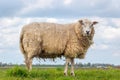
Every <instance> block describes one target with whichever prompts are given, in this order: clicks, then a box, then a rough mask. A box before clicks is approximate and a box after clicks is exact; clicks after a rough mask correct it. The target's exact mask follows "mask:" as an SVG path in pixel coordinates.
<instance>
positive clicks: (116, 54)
mask: <svg viewBox="0 0 120 80" xmlns="http://www.w3.org/2000/svg"><path fill="white" fill-rule="evenodd" d="M112 55H113V56H114V57H120V51H115V52H113V54H112Z"/></svg>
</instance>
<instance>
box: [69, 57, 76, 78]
mask: <svg viewBox="0 0 120 80" xmlns="http://www.w3.org/2000/svg"><path fill="white" fill-rule="evenodd" d="M70 60H71V75H72V76H75V73H74V58H71V59H70Z"/></svg>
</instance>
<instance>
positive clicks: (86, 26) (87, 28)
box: [79, 19, 98, 36]
mask: <svg viewBox="0 0 120 80" xmlns="http://www.w3.org/2000/svg"><path fill="white" fill-rule="evenodd" d="M79 22H80V24H81V25H82V34H83V36H90V34H91V32H92V28H93V27H94V25H95V24H97V23H98V22H96V21H93V22H91V21H89V20H87V19H84V20H79Z"/></svg>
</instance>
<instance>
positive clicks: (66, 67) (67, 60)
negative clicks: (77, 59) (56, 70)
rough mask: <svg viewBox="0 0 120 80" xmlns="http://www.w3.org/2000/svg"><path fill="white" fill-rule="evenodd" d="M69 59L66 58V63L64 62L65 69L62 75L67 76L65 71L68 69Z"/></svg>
mask: <svg viewBox="0 0 120 80" xmlns="http://www.w3.org/2000/svg"><path fill="white" fill-rule="evenodd" d="M69 61H70V59H69V58H66V63H65V70H64V75H65V76H67V75H68V74H67V71H68V64H69Z"/></svg>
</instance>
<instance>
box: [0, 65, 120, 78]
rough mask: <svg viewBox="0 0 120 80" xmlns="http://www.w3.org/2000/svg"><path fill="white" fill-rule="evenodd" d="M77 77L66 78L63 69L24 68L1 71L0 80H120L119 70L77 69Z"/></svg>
mask: <svg viewBox="0 0 120 80" xmlns="http://www.w3.org/2000/svg"><path fill="white" fill-rule="evenodd" d="M75 74H76V76H75V77H73V76H70V72H69V76H64V75H63V68H34V69H33V70H32V71H30V72H28V71H27V70H26V69H25V68H24V67H18V66H16V67H14V68H10V69H3V68H1V69H0V80H120V70H119V69H112V68H111V69H81V68H79V69H75Z"/></svg>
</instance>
